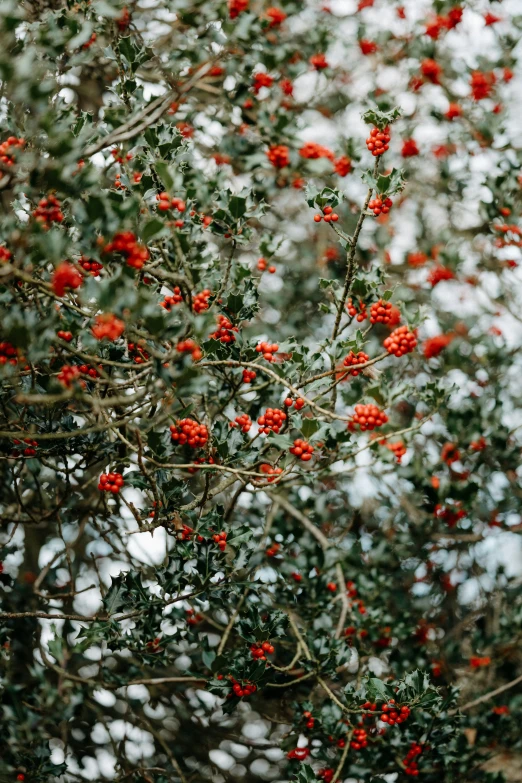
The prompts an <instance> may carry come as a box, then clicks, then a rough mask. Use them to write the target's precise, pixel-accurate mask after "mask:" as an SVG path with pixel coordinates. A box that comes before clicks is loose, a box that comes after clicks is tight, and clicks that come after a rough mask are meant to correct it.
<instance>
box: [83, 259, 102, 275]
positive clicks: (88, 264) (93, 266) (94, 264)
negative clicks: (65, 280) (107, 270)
mask: <svg viewBox="0 0 522 783" xmlns="http://www.w3.org/2000/svg"><path fill="white" fill-rule="evenodd" d="M78 263H79V264H80V266H81V267H82V269H85V271H86V272H88V273H89V274H90V275H92V276H93V277H96V276H97V275H98V273H99V272H100V271H101V270H102V269H103V264H100V262H99V261H93V260H92V258H86V257H85V256H82V257H81V258H80V260H79V261H78Z"/></svg>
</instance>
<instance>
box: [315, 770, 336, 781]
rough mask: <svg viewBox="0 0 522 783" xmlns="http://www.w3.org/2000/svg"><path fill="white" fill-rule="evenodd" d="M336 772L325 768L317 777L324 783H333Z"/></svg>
mask: <svg viewBox="0 0 522 783" xmlns="http://www.w3.org/2000/svg"><path fill="white" fill-rule="evenodd" d="M334 774H335V770H334V769H333V768H332V767H325V768H324V769H320V770H319V771H318V772H317V777H319V778H321V780H322V781H323V783H332V780H333V776H334Z"/></svg>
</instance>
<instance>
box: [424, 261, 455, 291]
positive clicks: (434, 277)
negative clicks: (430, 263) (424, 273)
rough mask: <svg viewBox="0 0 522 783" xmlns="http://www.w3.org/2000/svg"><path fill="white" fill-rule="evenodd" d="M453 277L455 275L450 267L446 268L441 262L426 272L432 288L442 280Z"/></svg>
mask: <svg viewBox="0 0 522 783" xmlns="http://www.w3.org/2000/svg"><path fill="white" fill-rule="evenodd" d="M454 279H455V275H454V273H453V272H452V271H451V269H448V267H447V266H443V265H442V264H436V265H435V266H434V267H433V269H431V271H430V273H429V274H428V283H429V284H430V285H431V287H432V288H435V286H436V285H438V284H439V283H441V282H442V281H443V280H454Z"/></svg>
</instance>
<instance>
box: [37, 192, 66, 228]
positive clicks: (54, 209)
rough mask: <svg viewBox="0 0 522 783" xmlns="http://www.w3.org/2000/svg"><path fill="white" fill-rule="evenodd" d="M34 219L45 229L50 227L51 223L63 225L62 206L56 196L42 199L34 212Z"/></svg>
mask: <svg viewBox="0 0 522 783" xmlns="http://www.w3.org/2000/svg"><path fill="white" fill-rule="evenodd" d="M33 217H34V218H35V219H36V220H37V221H38V223H41V224H42V225H43V226H44V227H49V226H50V225H51V223H62V222H63V212H62V205H61V204H60V202H59V201H58V199H57V198H56V196H48V197H47V198H42V199H41V200H40V201H39V202H38V206H37V207H36V209H35V210H34V212H33Z"/></svg>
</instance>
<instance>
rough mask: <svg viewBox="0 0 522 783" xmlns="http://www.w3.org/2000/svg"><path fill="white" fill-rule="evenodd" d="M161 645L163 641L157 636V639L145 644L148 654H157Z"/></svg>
mask: <svg viewBox="0 0 522 783" xmlns="http://www.w3.org/2000/svg"><path fill="white" fill-rule="evenodd" d="M160 643H161V639H160V637H159V636H156V638H155V639H150V640H149V641H148V642H146V644H145V647H146V648H147V650H146V652H149V653H156V652H158V650H159V646H160Z"/></svg>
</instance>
